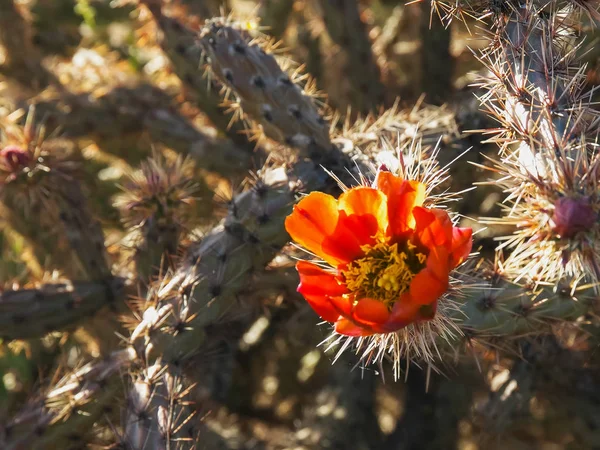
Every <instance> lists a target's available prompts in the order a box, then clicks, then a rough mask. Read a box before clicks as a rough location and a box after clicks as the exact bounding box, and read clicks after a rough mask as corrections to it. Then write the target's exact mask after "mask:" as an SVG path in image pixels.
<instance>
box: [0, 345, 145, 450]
mask: <svg viewBox="0 0 600 450" xmlns="http://www.w3.org/2000/svg"><path fill="white" fill-rule="evenodd" d="M133 357H134V353H133V352H132V351H130V350H121V351H119V352H115V353H113V354H111V355H110V356H108V357H107V358H105V359H104V360H99V361H95V362H92V363H88V364H86V365H84V366H83V367H81V368H79V369H76V370H74V371H72V372H71V373H68V374H67V375H64V376H63V377H61V378H60V379H59V380H58V382H57V383H56V385H53V386H50V387H49V388H47V389H45V390H43V391H42V392H40V393H39V394H38V396H37V398H35V397H34V398H33V400H32V401H31V402H30V403H29V404H27V405H26V406H25V407H24V408H23V410H21V411H20V412H19V413H18V414H16V415H15V416H14V417H13V418H12V419H11V420H10V421H8V422H6V423H4V424H1V425H0V446H1V447H2V448H3V449H6V450H26V449H27V450H46V449H48V448H61V449H73V448H77V447H78V446H81V444H82V443H84V442H87V441H88V440H90V438H93V432H94V429H93V425H94V424H95V423H97V422H98V421H99V420H102V419H106V418H107V417H109V416H114V415H115V414H117V413H118V409H119V408H118V407H119V406H120V405H118V403H116V402H115V399H116V398H119V396H120V395H121V393H120V391H121V389H122V381H121V376H120V372H121V371H125V370H127V368H128V366H129V364H130V363H131V360H132V358H133Z"/></svg>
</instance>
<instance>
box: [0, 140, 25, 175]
mask: <svg viewBox="0 0 600 450" xmlns="http://www.w3.org/2000/svg"><path fill="white" fill-rule="evenodd" d="M30 161H31V155H30V154H29V153H28V152H27V150H26V149H23V148H21V147H19V146H16V145H8V146H6V147H4V148H3V149H2V150H0V167H2V168H3V169H4V170H6V171H8V172H16V171H17V170H19V169H20V168H22V167H25V166H26V165H27V164H29V162H30Z"/></svg>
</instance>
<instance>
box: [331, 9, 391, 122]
mask: <svg viewBox="0 0 600 450" xmlns="http://www.w3.org/2000/svg"><path fill="white" fill-rule="evenodd" d="M320 4H321V8H322V9H323V20H324V21H325V26H326V27H327V32H328V33H329V36H330V37H331V39H332V40H333V41H334V42H335V43H336V44H338V45H339V46H340V48H341V49H342V51H343V53H344V61H345V67H344V69H345V70H343V71H342V73H345V75H346V76H347V77H348V82H349V84H350V86H349V89H348V92H347V95H348V96H349V99H350V102H349V104H351V105H353V106H354V107H356V108H357V110H358V112H359V113H363V114H366V113H368V112H375V111H376V109H377V107H379V106H384V105H385V100H386V99H385V88H384V86H383V84H382V82H381V71H380V69H379V67H378V66H377V62H376V60H375V57H374V55H373V50H372V48H371V41H370V39H369V35H368V33H367V29H366V25H365V23H364V22H363V21H362V19H361V15H360V11H359V5H358V2H356V1H354V0H321V1H320Z"/></svg>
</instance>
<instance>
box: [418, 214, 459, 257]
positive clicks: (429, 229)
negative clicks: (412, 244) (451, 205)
mask: <svg viewBox="0 0 600 450" xmlns="http://www.w3.org/2000/svg"><path fill="white" fill-rule="evenodd" d="M413 213H414V216H415V222H416V225H415V231H416V235H417V237H418V239H419V241H420V242H421V244H423V245H424V246H426V247H434V246H441V245H445V246H448V249H449V250H450V246H451V243H452V221H451V220H450V217H449V216H448V213H447V212H446V211H443V210H441V209H425V208H422V207H416V208H415V209H414V211H413Z"/></svg>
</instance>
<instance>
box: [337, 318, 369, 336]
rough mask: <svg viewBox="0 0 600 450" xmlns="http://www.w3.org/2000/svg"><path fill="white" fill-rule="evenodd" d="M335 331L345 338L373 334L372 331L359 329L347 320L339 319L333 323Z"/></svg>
mask: <svg viewBox="0 0 600 450" xmlns="http://www.w3.org/2000/svg"><path fill="white" fill-rule="evenodd" d="M335 331H336V332H337V333H339V334H343V335H346V336H355V337H359V336H370V335H372V334H373V333H374V332H373V331H372V330H368V329H367V328H364V327H360V326H358V325H356V324H354V323H352V322H351V321H350V320H348V319H340V320H338V321H337V322H336V323H335Z"/></svg>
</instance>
